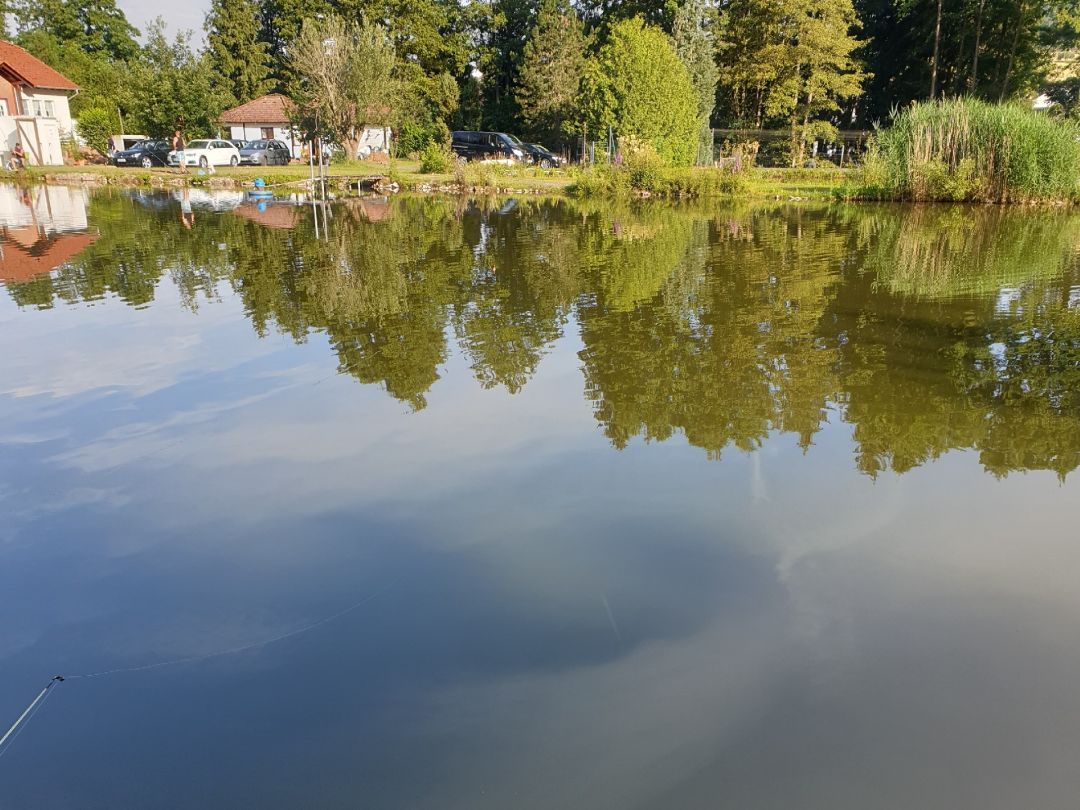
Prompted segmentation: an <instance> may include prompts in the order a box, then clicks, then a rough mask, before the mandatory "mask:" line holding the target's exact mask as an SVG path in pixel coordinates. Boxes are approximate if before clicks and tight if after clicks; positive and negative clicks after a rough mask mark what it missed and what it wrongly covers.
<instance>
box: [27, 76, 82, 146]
mask: <svg viewBox="0 0 1080 810" xmlns="http://www.w3.org/2000/svg"><path fill="white" fill-rule="evenodd" d="M19 96H20V99H19V101H20V103H21V105H22V110H21V111H20V113H21V114H22V115H30V116H34V117H43V118H46V119H48V118H51V119H52V120H54V121H56V124H57V126H58V127H59V128H60V134H61V135H62V136H70V135H72V134H73V133H74V128H73V126H72V122H71V107H70V106H69V104H68V94H67V93H66V92H64V91H63V90H41V89H31V88H29V87H25V86H24V87H20V88H19ZM46 102H50V103H51V106H52V112H53V114H52V116H48V115H47V114H46V112H45V110H46ZM39 106H40V108H41V112H40V113H38V107H39Z"/></svg>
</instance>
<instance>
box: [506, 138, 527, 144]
mask: <svg viewBox="0 0 1080 810" xmlns="http://www.w3.org/2000/svg"><path fill="white" fill-rule="evenodd" d="M506 137H507V138H509V139H510V143H512V144H514V146H524V144H523V143H522V142H521V139H520V138H517V137H515V136H513V135H507V136H506Z"/></svg>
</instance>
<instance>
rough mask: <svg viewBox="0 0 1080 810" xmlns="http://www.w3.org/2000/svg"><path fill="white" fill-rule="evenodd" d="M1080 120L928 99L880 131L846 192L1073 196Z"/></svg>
mask: <svg viewBox="0 0 1080 810" xmlns="http://www.w3.org/2000/svg"><path fill="white" fill-rule="evenodd" d="M1078 181H1080V126H1078V125H1077V124H1075V123H1073V122H1069V121H1063V120H1061V119H1055V118H1051V117H1050V116H1048V115H1046V114H1044V113H1040V112H1036V111H1034V110H1031V109H1028V108H1026V107H1022V106H1018V105H1001V104H988V103H986V102H983V101H977V100H974V99H957V100H952V101H940V102H923V103H921V104H916V105H914V106H912V107H910V108H908V109H906V110H904V111H903V112H901V113H900V114H899V115H898V116H897V117H896V119H895V120H894V121H893V124H892V126H890V127H889V128H888V129H886V130H884V131H882V132H879V133H878V134H877V135H876V136H875V137H874V140H873V143H872V144H871V147H870V149H869V150H868V152H867V155H866V157H865V159H864V160H863V164H862V166H861V168H860V169H859V172H858V174H857V177H856V180H855V184H854V186H853V187H852V188H851V189H849V190H848V191H847V194H848V196H851V197H859V198H869V199H906V200H915V201H921V200H943V201H956V202H959V201H971V202H990V203H1002V202H1030V201H1049V200H1070V199H1073V198H1075V197H1076V196H1077V192H1078Z"/></svg>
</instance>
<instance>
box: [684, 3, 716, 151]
mask: <svg viewBox="0 0 1080 810" xmlns="http://www.w3.org/2000/svg"><path fill="white" fill-rule="evenodd" d="M715 21H716V17H715V14H714V13H713V10H712V9H711V8H710V7H709V6H708V5H706V3H705V0H686V3H685V5H683V6H682V8H680V9H679V11H678V13H676V15H675V26H674V30H673V31H672V38H673V39H674V40H675V51H676V53H678V54H679V58H680V59H681V60H682V62H683V64H684V65H686V69H687V70H688V71H689V73H690V80H691V81H692V82H693V83H694V90H695V92H696V93H697V99H698V108H697V113H698V127H699V130H698V152H697V160H698V162H699V163H711V162H712V158H713V135H712V114H713V110H714V109H715V107H716V84H717V82H718V81H719V78H720V73H719V71H718V70H717V67H716V42H715V40H714V38H713V33H712V28H713V26H714V24H715Z"/></svg>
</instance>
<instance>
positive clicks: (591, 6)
mask: <svg viewBox="0 0 1080 810" xmlns="http://www.w3.org/2000/svg"><path fill="white" fill-rule="evenodd" d="M576 5H577V7H578V8H579V9H580V11H581V14H582V16H583V17H584V18H585V20H586V21H587V22H588V23H589V25H590V27H595V28H597V29H599V33H600V37H601V39H602V40H605V39H606V38H607V33H608V32H609V31H610V30H611V26H612V25H614V24H615V23H618V22H622V21H623V20H632V19H634V18H635V17H640V18H641V19H642V20H644V21H645V23H646V24H647V25H654V26H656V27H658V28H662V29H663V30H664V31H666V32H668V33H671V29H672V25H673V24H674V22H675V15H676V13H677V12H678V9H679V6H680V5H681V2H680V0H577V3H576Z"/></svg>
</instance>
